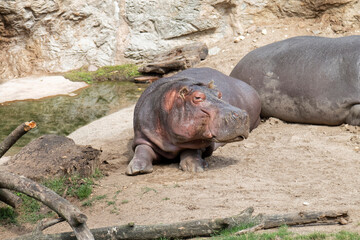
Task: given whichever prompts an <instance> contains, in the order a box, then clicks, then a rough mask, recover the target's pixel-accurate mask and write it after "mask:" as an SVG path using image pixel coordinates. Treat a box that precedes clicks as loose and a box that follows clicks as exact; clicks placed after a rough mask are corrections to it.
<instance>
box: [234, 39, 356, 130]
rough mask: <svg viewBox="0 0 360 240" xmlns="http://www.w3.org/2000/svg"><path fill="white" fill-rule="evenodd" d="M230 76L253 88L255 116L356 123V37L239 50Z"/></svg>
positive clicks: (288, 42)
mask: <svg viewBox="0 0 360 240" xmlns="http://www.w3.org/2000/svg"><path fill="white" fill-rule="evenodd" d="M230 76H232V77H234V78H238V79H241V80H242V81H244V82H246V83H248V84H249V85H251V86H252V87H254V88H255V90H257V92H258V94H259V95H260V99H261V117H265V118H266V117H276V118H279V119H281V120H284V121H287V122H295V123H307V124H321V125H340V124H343V123H347V124H350V125H359V124H360V105H359V103H360V36H348V37H340V38H326V37H315V36H300V37H293V38H289V39H286V40H283V41H279V42H275V43H272V44H269V45H266V46H263V47H260V48H258V49H255V50H253V51H251V52H250V53H248V54H247V55H245V57H244V58H242V59H241V60H240V62H239V63H238V64H237V65H236V66H235V68H234V69H233V70H232V72H231V73H230Z"/></svg>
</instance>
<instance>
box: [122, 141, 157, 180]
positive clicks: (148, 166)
mask: <svg viewBox="0 0 360 240" xmlns="http://www.w3.org/2000/svg"><path fill="white" fill-rule="evenodd" d="M154 158H155V153H154V151H153V150H152V148H151V147H149V146H147V145H139V146H137V147H136V148H135V154H134V157H133V159H131V161H130V163H129V165H128V167H127V169H126V172H125V173H126V175H129V176H134V175H138V174H144V173H151V172H152V171H153V165H152V161H153V159H154Z"/></svg>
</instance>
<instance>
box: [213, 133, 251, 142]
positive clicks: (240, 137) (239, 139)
mask: <svg viewBox="0 0 360 240" xmlns="http://www.w3.org/2000/svg"><path fill="white" fill-rule="evenodd" d="M247 137H248V136H247V135H240V136H237V137H235V138H232V139H227V140H219V139H217V138H216V137H215V136H214V137H213V138H212V140H213V142H216V143H231V142H240V141H243V140H245V139H247Z"/></svg>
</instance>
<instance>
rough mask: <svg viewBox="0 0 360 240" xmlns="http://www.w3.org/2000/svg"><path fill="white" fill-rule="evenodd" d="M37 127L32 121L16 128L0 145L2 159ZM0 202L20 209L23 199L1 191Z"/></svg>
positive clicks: (4, 190) (3, 190) (6, 191)
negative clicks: (26, 134)
mask: <svg viewBox="0 0 360 240" xmlns="http://www.w3.org/2000/svg"><path fill="white" fill-rule="evenodd" d="M35 127H36V123H35V122H34V121H30V122H25V123H22V124H20V125H19V126H18V127H17V128H15V130H14V131H12V132H11V133H10V134H9V135H8V136H7V137H6V138H5V139H4V140H3V141H2V142H1V143H0V158H1V157H2V156H3V155H4V154H5V153H6V152H7V151H8V150H9V149H10V148H11V147H12V145H14V144H15V143H16V142H17V140H19V138H21V137H22V136H23V135H24V134H25V133H27V132H28V131H30V130H31V129H33V128H35ZM0 201H2V202H4V203H6V204H8V205H10V206H11V207H13V208H16V207H18V206H19V205H20V204H21V199H20V198H19V197H18V196H16V195H15V194H13V193H12V192H10V191H9V190H6V189H0Z"/></svg>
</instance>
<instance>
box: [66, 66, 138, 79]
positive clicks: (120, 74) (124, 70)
mask: <svg viewBox="0 0 360 240" xmlns="http://www.w3.org/2000/svg"><path fill="white" fill-rule="evenodd" d="M137 69H138V67H137V66H136V65H134V64H124V65H116V66H105V67H101V68H99V69H98V70H96V71H94V72H89V71H87V69H86V68H80V69H77V70H73V71H70V72H68V73H65V74H64V77H65V78H67V79H70V80H71V81H84V82H87V83H92V82H103V81H122V80H129V79H131V78H133V77H135V76H138V75H140V73H139V72H138V70H137Z"/></svg>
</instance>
